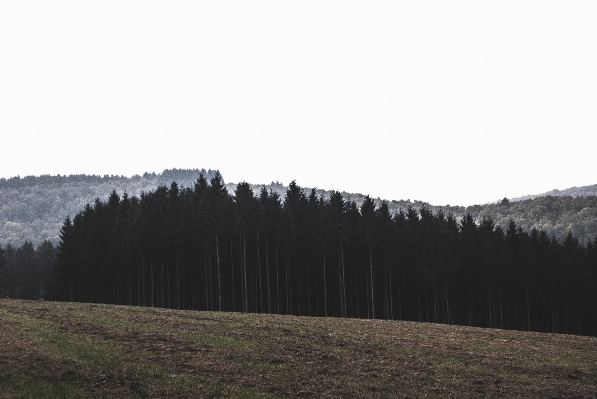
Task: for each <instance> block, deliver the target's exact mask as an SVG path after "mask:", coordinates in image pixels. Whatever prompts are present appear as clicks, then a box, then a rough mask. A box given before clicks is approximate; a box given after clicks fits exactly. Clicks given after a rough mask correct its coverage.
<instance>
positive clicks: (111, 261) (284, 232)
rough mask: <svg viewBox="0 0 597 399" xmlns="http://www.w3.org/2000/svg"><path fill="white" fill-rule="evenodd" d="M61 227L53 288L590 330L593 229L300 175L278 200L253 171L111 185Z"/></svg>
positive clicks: (121, 297) (282, 309)
mask: <svg viewBox="0 0 597 399" xmlns="http://www.w3.org/2000/svg"><path fill="white" fill-rule="evenodd" d="M255 194H257V195H255ZM60 239H61V240H60V243H59V246H58V248H59V252H58V256H57V262H56V267H55V270H54V285H53V287H52V297H53V298H55V299H58V300H66V301H83V302H102V303H114V304H131V305H142V306H159V307H169V308H177V309H200V310H222V311H241V312H266V313H280V314H293V315H305V316H332V317H359V318H383V319H401V320H413V321H424V322H434V323H450V324H460V325H471V326H480V327H491V328H503V329H518V330H532V331H543V332H557V333H571V334H583V335H597V316H596V313H595V312H594V309H595V306H596V305H597V285H596V283H597V239H595V240H592V241H589V242H588V243H587V244H586V245H581V244H580V243H579V241H578V240H577V239H576V238H575V237H573V235H572V234H571V233H570V234H568V236H567V237H566V239H565V240H564V241H563V242H559V241H558V240H556V239H555V238H554V237H549V236H548V235H547V234H546V233H545V232H539V231H537V230H532V231H531V232H530V233H527V232H525V231H523V230H522V229H521V228H520V227H518V226H516V224H515V223H514V222H510V224H509V226H508V228H507V229H502V228H501V227H499V226H496V225H495V223H494V222H493V221H492V220H491V219H490V218H484V219H483V220H481V221H480V222H475V220H474V219H473V217H472V216H471V215H470V214H469V215H466V216H464V217H462V218H459V219H456V218H455V217H454V216H452V215H450V214H448V215H445V214H444V213H443V212H442V211H438V212H433V211H431V210H429V209H427V208H425V207H423V208H421V209H420V210H416V209H415V208H413V207H410V208H408V209H407V210H406V211H399V212H397V213H395V214H392V213H391V212H390V210H389V208H388V204H387V203H386V202H382V203H381V204H380V205H378V206H376V203H375V201H374V200H373V199H371V198H369V197H365V198H364V201H363V202H362V204H361V205H360V207H359V206H357V204H356V203H355V202H354V201H345V199H344V197H343V196H342V195H341V194H340V193H339V192H332V193H331V195H330V196H329V197H324V196H321V195H320V196H318V195H317V194H316V191H315V190H311V191H310V192H304V190H303V189H302V188H301V187H299V186H298V185H297V184H296V183H295V182H292V183H291V184H290V185H289V187H288V189H287V192H286V195H285V197H284V199H283V200H281V198H280V196H279V195H278V194H277V193H275V192H273V191H271V190H270V191H268V190H266V189H265V188H262V189H261V191H260V192H259V193H254V192H253V190H252V188H251V186H250V185H249V184H248V183H240V184H238V185H237V187H236V189H235V191H234V194H233V195H231V194H229V192H228V190H227V189H226V187H225V185H224V182H223V180H222V177H221V176H220V174H219V173H216V174H215V175H214V176H213V177H212V178H211V179H210V181H209V182H208V180H207V179H206V178H205V177H203V175H201V176H200V177H199V178H198V179H197V181H196V183H195V184H194V186H193V187H188V188H180V187H179V186H178V184H177V183H172V184H171V185H170V186H169V187H166V186H160V187H159V188H157V189H156V190H155V191H151V192H147V193H143V194H142V195H141V196H140V197H136V196H133V197H131V198H129V197H128V196H127V195H126V194H124V195H122V196H119V195H118V194H117V193H116V192H112V194H111V195H110V197H109V199H108V200H107V201H105V202H103V201H100V200H96V202H95V203H94V204H88V205H87V206H86V207H85V209H84V210H83V211H82V212H80V213H78V214H77V215H76V216H75V217H74V218H73V219H72V220H71V219H70V218H67V219H66V221H65V223H64V225H63V227H62V230H61V232H60Z"/></svg>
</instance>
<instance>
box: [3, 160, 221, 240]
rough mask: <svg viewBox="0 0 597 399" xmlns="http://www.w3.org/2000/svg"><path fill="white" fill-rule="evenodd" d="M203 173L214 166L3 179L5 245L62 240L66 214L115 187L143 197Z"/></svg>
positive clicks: (188, 183)
mask: <svg viewBox="0 0 597 399" xmlns="http://www.w3.org/2000/svg"><path fill="white" fill-rule="evenodd" d="M200 173H203V174H204V175H205V176H206V177H207V178H208V179H209V178H211V177H212V176H213V174H214V173H215V171H212V170H211V169H210V170H207V171H206V170H205V169H202V170H199V169H192V170H189V169H172V170H164V171H163V172H162V173H160V174H155V173H145V174H143V176H139V175H135V176H133V177H125V176H109V175H105V176H103V177H101V176H96V175H91V176H88V175H70V176H60V175H58V176H49V175H44V176H27V177H23V178H21V177H18V176H17V177H12V178H10V179H0V245H2V246H5V245H6V244H8V243H11V244H16V245H20V244H22V243H23V242H24V241H25V240H29V241H32V242H33V244H35V245H37V244H39V243H41V242H42V241H43V240H50V241H52V242H54V243H57V242H58V232H59V231H60V228H61V227H62V224H63V223H64V219H65V218H66V216H67V215H70V216H74V215H75V214H77V213H78V212H79V211H80V210H81V209H83V207H84V206H85V205H86V204H88V203H93V202H94V201H95V199H96V198H99V199H101V200H106V199H107V198H108V196H109V195H110V193H111V192H112V190H116V192H117V193H119V194H122V193H124V192H125V191H126V192H127V193H128V194H129V196H133V195H137V196H139V195H141V193H142V192H148V191H151V190H154V189H156V188H157V187H158V186H160V185H170V183H171V182H172V181H176V182H178V184H179V185H183V186H185V187H190V186H191V185H192V184H194V182H195V181H196V180H197V177H198V176H199V174H200Z"/></svg>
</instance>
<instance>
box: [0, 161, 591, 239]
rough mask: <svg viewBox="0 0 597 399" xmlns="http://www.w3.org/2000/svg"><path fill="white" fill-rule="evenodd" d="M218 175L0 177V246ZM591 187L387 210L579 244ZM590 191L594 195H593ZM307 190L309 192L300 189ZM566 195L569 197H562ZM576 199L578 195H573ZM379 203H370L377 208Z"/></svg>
mask: <svg viewBox="0 0 597 399" xmlns="http://www.w3.org/2000/svg"><path fill="white" fill-rule="evenodd" d="M216 172H217V171H215V170H211V169H208V170H207V171H206V170H205V169H201V170H199V169H167V170H164V171H163V172H162V173H159V174H156V173H144V174H143V175H135V176H132V177H125V176H108V175H105V176H103V177H102V176H95V175H70V176H60V175H58V176H50V175H44V176H26V177H23V178H20V177H12V178H10V179H2V178H0V226H2V228H0V245H2V246H6V245H8V244H12V245H16V246H20V245H22V244H23V243H24V242H25V241H31V242H32V243H33V245H35V246H37V245H39V244H41V243H42V242H43V241H44V240H50V241H52V243H53V244H54V245H57V244H58V242H59V240H60V237H59V232H60V228H61V227H62V225H63V223H64V216H65V215H74V214H76V213H77V212H79V211H80V210H81V209H83V208H84V207H85V205H86V204H87V203H90V202H91V203H93V201H94V200H95V198H98V197H99V198H100V199H101V200H107V199H108V196H109V195H110V192H111V191H112V190H115V191H116V192H117V193H118V194H119V195H122V194H123V193H124V192H125V191H127V192H128V194H129V196H134V195H137V196H140V195H141V193H142V192H149V191H153V190H155V189H157V188H158V187H159V186H160V185H167V186H169V185H170V183H171V182H172V181H176V182H177V184H178V185H179V187H182V186H185V187H193V186H194V183H195V181H196V180H197V176H198V175H199V174H200V173H202V174H203V175H204V176H206V178H207V180H208V181H209V180H211V178H212V177H213V176H214V174H215V173H216ZM251 187H252V189H253V190H254V191H255V192H257V193H258V192H259V191H260V189H261V187H262V185H257V184H251ZM265 187H266V189H267V190H268V191H269V190H272V191H273V192H276V193H277V194H278V195H279V196H280V199H281V200H284V198H285V196H286V190H287V189H288V187H286V186H284V185H282V184H280V183H278V182H276V183H274V182H271V183H270V184H266V185H265ZM594 187H596V186H585V187H579V188H574V189H568V190H563V191H561V192H558V196H556V195H555V194H554V195H553V196H552V195H547V196H543V197H540V198H534V199H526V200H510V201H508V202H507V203H506V204H504V203H503V201H502V200H499V201H497V202H495V203H488V204H483V205H472V206H468V207H463V206H450V205H443V206H438V205H432V204H429V203H427V202H424V201H418V200H413V201H411V200H410V199H408V200H392V201H389V202H388V208H389V210H390V212H391V213H392V214H395V213H397V212H398V211H399V210H400V209H402V210H403V211H404V212H406V211H407V210H408V208H409V207H413V208H415V209H416V210H417V211H419V210H420V209H421V208H427V209H428V210H431V211H433V212H434V213H438V212H439V211H440V210H442V211H443V212H445V213H446V214H448V213H451V214H452V215H455V217H456V219H457V221H458V222H460V219H461V218H462V216H463V215H466V214H467V213H470V214H471V216H472V217H473V218H474V219H475V221H477V222H480V221H482V220H483V218H484V217H485V218H491V219H492V220H493V221H494V222H495V224H496V225H498V226H500V227H501V228H502V229H503V230H506V229H507V228H508V224H509V222H510V220H514V221H515V222H516V225H517V226H519V227H522V228H523V230H525V231H526V232H528V233H530V232H531V231H532V230H533V228H536V229H537V230H543V231H545V232H547V234H548V236H549V237H551V236H552V235H555V237H556V239H557V240H558V241H560V242H562V241H563V240H564V239H565V237H566V235H567V233H568V230H571V231H572V234H573V235H574V236H575V237H577V238H578V239H579V241H580V242H581V243H582V244H586V243H588V241H589V240H593V239H594V237H595V236H597V196H595V195H589V194H591V193H592V194H594ZM226 188H227V189H228V192H229V194H231V195H234V190H235V188H236V184H234V183H228V184H226ZM592 190H593V191H592ZM305 191H306V192H310V189H305ZM316 193H317V196H321V195H323V196H324V197H326V198H329V197H330V196H331V194H332V191H327V190H322V189H317V190H316ZM563 193H569V194H571V195H573V196H561V194H563ZM341 194H342V196H343V198H344V200H345V201H346V202H352V201H354V202H356V204H357V207H359V208H360V206H361V205H362V203H363V202H364V200H365V195H363V194H359V193H346V192H342V193H341ZM576 195H578V196H576ZM381 202H382V199H380V198H377V199H375V203H376V205H377V206H379V205H380V204H381Z"/></svg>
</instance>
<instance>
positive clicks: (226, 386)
mask: <svg viewBox="0 0 597 399" xmlns="http://www.w3.org/2000/svg"><path fill="white" fill-rule="evenodd" d="M295 396H304V397H330V398H331V397H338V398H351V397H372V398H373V397H380V398H382V397H383V398H385V397H392V398H419V397H421V398H422V397H427V398H447V397H448V398H449V397H453V398H477V397H478V398H485V397H487V398H490V397H496V398H518V397H519V398H597V339H596V338H591V337H578V336H570V335H559V334H542V333H529V332H518V331H503V330H492V329H481V328H469V327H461V326H448V325H438V324H427V323H413V322H403V321H383V320H360V319H337V318H311V317H295V316H280V315H264V314H241V313H218V312H196V311H177V310H168V309H154V308H141V307H130V306H111V305H97V304H82V303H60V302H35V301H17V300H0V397H2V398H13V397H15V398H18V397H66V398H70V397H141V398H143V397H148V398H162V397H170V398H203V397H295Z"/></svg>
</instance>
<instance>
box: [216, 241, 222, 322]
mask: <svg viewBox="0 0 597 399" xmlns="http://www.w3.org/2000/svg"><path fill="white" fill-rule="evenodd" d="M216 258H217V261H218V311H220V312H221V311H222V278H221V274H220V245H219V244H218V230H216Z"/></svg>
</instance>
